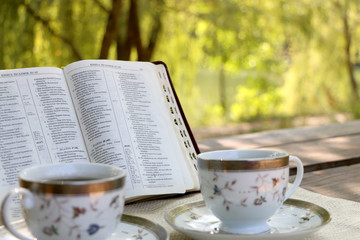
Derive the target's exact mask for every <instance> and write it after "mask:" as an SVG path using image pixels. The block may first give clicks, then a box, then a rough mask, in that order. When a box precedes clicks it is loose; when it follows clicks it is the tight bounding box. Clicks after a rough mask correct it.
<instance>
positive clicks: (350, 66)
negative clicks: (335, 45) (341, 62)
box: [342, 9, 359, 101]
mask: <svg viewBox="0 0 360 240" xmlns="http://www.w3.org/2000/svg"><path fill="white" fill-rule="evenodd" d="M342 18H343V19H342V20H343V27H344V38H345V55H346V69H347V72H348V74H349V79H350V84H351V88H352V94H353V98H354V100H355V101H359V92H358V85H357V82H356V79H355V74H354V66H353V64H352V62H351V52H350V50H351V33H350V28H349V22H348V13H347V9H345V11H344V14H343V16H342Z"/></svg>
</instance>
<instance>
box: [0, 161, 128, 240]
mask: <svg viewBox="0 0 360 240" xmlns="http://www.w3.org/2000/svg"><path fill="white" fill-rule="evenodd" d="M19 185H20V187H19V188H15V189H13V190H12V191H10V192H9V193H8V194H7V195H6V196H5V198H4V201H3V203H2V205H1V210H2V214H1V217H2V219H3V223H4V225H5V227H6V228H7V229H8V230H9V231H10V232H11V233H12V234H13V235H15V236H16V237H18V238H20V239H23V240H30V239H31V240H32V239H38V240H45V239H48V240H65V239H66V240H81V239H83V240H104V239H106V238H108V237H110V236H111V234H112V233H113V232H114V231H115V230H116V227H117V224H118V223H119V222H120V219H121V215H122V212H123V209H124V202H125V192H124V189H125V188H124V186H125V172H124V171H123V170H122V169H121V168H118V167H114V166H109V165H103V164H95V163H71V164H55V165H39V166H34V167H30V168H27V169H25V170H23V171H21V172H20V175H19ZM17 194H19V195H20V199H21V203H22V209H23V215H24V219H25V222H26V224H27V227H28V228H29V230H30V232H31V234H32V235H33V236H34V237H35V238H28V237H26V236H23V235H22V234H21V233H19V232H18V231H17V230H16V229H15V228H14V227H13V226H12V224H11V222H10V219H9V214H8V213H7V210H8V208H9V207H8V205H9V203H10V199H11V197H12V196H13V195H17Z"/></svg>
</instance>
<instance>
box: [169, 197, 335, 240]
mask: <svg viewBox="0 0 360 240" xmlns="http://www.w3.org/2000/svg"><path fill="white" fill-rule="evenodd" d="M165 219H166V221H167V222H168V223H169V224H170V225H171V226H172V227H173V228H174V229H176V230H177V231H179V232H181V233H183V234H185V235H187V236H189V237H191V238H194V239H199V240H212V239H214V240H215V239H216V240H219V239H221V240H255V239H257V240H260V239H274V240H275V239H276V240H280V239H284V240H285V239H287V240H288V239H292V240H293V239H303V238H304V237H305V236H307V235H309V234H311V233H313V232H315V231H317V230H319V229H320V228H322V227H324V226H325V225H326V224H327V223H329V222H330V220H331V217H330V214H329V212H328V211H326V210H325V209H324V208H322V207H320V206H317V205H315V204H312V203H309V202H304V201H301V200H295V199H288V200H287V201H285V203H284V204H283V206H282V207H281V209H280V210H279V211H278V212H277V213H276V214H275V215H274V216H272V217H271V218H270V219H269V220H268V224H269V225H270V226H271V230H270V231H269V232H265V233H259V234H232V233H226V232H222V231H219V225H220V221H219V220H218V219H217V218H216V217H215V216H214V215H212V213H211V212H210V211H209V210H208V209H207V208H206V207H205V204H204V202H203V201H200V202H194V203H190V204H185V205H182V206H179V207H176V208H174V209H172V210H170V211H169V212H168V213H166V215H165Z"/></svg>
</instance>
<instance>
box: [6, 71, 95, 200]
mask: <svg viewBox="0 0 360 240" xmlns="http://www.w3.org/2000/svg"><path fill="white" fill-rule="evenodd" d="M0 130H1V134H0V146H1V151H0V186H1V188H0V189H1V190H0V200H2V198H3V196H4V195H5V193H6V192H7V191H9V190H10V189H11V188H13V187H15V186H17V185H18V174H19V172H20V171H21V170H22V169H24V168H27V167H29V166H32V165H36V164H46V163H67V162H73V161H89V160H88V156H87V152H86V148H85V144H84V141H83V139H82V135H81V131H80V128H79V124H78V122H77V118H76V114H75V111H74V109H73V106H72V102H71V98H70V95H69V92H68V88H67V85H66V82H65V79H64V75H63V73H62V70H61V69H57V68H26V69H16V70H2V71H0Z"/></svg>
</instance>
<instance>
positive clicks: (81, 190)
mask: <svg viewBox="0 0 360 240" xmlns="http://www.w3.org/2000/svg"><path fill="white" fill-rule="evenodd" d="M91 165H92V164H84V163H74V164H57V165H56V164H53V165H51V164H50V165H42V166H34V167H30V168H28V169H24V171H22V172H21V173H20V175H19V185H20V187H23V188H26V189H28V190H30V191H32V192H38V193H43V194H66V195H72V194H75V195H76V194H92V193H103V192H106V191H111V190H116V189H121V188H123V187H124V186H125V181H126V174H125V172H124V171H123V170H122V169H120V168H115V167H113V166H108V165H104V164H97V165H98V166H96V167H94V166H91ZM76 168H80V169H83V170H84V169H86V170H89V172H84V171H80V172H79V173H76V174H75V175H72V174H71V173H69V172H68V171H69V170H70V172H76V170H74V169H76ZM99 170H103V171H104V172H105V173H103V174H102V173H99V172H98V171H99ZM37 172H45V173H49V172H51V173H49V174H44V176H42V177H39V176H37V175H36V173H37ZM77 178H78V179H77ZM85 179H86V180H85Z"/></svg>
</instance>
